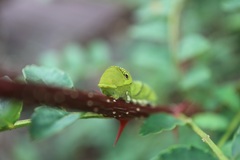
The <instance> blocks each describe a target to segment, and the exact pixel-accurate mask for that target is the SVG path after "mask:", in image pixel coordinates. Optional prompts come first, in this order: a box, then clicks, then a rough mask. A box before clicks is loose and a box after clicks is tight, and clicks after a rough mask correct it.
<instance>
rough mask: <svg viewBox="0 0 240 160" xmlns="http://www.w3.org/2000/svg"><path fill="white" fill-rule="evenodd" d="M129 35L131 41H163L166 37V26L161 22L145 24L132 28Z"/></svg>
mask: <svg viewBox="0 0 240 160" xmlns="http://www.w3.org/2000/svg"><path fill="white" fill-rule="evenodd" d="M129 34H130V36H131V37H132V38H133V39H138V40H139V39H140V40H149V41H157V42H159V41H165V40H166V37H167V26H166V23H164V22H162V21H154V22H151V23H147V24H139V25H135V26H132V27H131V28H130V30H129Z"/></svg>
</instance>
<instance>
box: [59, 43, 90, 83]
mask: <svg viewBox="0 0 240 160" xmlns="http://www.w3.org/2000/svg"><path fill="white" fill-rule="evenodd" d="M86 65H87V57H86V52H85V50H84V49H83V47H81V46H80V45H78V44H74V43H73V44H68V45H67V46H66V47H65V48H64V50H63V54H62V56H61V62H60V66H59V68H61V69H62V70H63V71H64V72H66V73H68V74H69V75H70V77H71V78H72V79H73V80H74V81H78V80H79V79H80V78H82V77H83V75H84V74H86Z"/></svg>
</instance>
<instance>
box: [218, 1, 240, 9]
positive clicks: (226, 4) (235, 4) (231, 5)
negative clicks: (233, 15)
mask: <svg viewBox="0 0 240 160" xmlns="http://www.w3.org/2000/svg"><path fill="white" fill-rule="evenodd" d="M222 8H223V9H224V10H225V11H235V10H238V9H239V8H240V1H239V0H224V1H222Z"/></svg>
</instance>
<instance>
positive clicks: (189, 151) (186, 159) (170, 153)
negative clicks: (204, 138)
mask: <svg viewBox="0 0 240 160" xmlns="http://www.w3.org/2000/svg"><path fill="white" fill-rule="evenodd" d="M177 159H179V160H180V159H181V160H193V159H194V160H217V158H215V157H214V156H213V155H212V154H210V153H209V152H207V151H205V150H202V149H199V148H196V147H185V146H179V147H172V148H169V149H166V150H164V151H162V152H161V153H160V154H159V155H158V156H157V157H155V158H153V159H152V160H177Z"/></svg>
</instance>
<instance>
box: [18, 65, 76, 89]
mask: <svg viewBox="0 0 240 160" xmlns="http://www.w3.org/2000/svg"><path fill="white" fill-rule="evenodd" d="M22 72H23V76H24V78H25V80H26V81H27V82H32V83H43V84H46V85H52V86H58V87H66V88H72V87H73V82H72V80H71V78H70V77H69V76H68V75H67V74H66V73H64V72H63V71H61V70H59V69H55V68H48V67H40V66H35V65H29V66H26V67H25V68H23V70H22Z"/></svg>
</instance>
